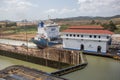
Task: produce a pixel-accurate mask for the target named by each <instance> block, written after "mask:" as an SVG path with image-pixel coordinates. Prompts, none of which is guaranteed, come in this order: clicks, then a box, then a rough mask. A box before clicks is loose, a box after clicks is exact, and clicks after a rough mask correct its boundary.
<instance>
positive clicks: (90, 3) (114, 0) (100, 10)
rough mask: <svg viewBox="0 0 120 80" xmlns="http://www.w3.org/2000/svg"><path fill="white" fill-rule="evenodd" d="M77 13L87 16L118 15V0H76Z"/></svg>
mask: <svg viewBox="0 0 120 80" xmlns="http://www.w3.org/2000/svg"><path fill="white" fill-rule="evenodd" d="M78 5H79V11H80V12H82V13H85V12H86V13H85V14H87V13H89V14H96V15H98V14H101V15H107V14H108V15H109V14H113V13H114V14H115V13H120V0H78Z"/></svg>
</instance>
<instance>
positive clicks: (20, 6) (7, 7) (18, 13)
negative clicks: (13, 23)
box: [0, 0, 37, 19]
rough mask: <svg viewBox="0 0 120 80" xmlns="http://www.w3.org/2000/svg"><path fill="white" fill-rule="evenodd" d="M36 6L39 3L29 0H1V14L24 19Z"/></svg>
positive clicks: (5, 16) (4, 16)
mask: <svg viewBox="0 0 120 80" xmlns="http://www.w3.org/2000/svg"><path fill="white" fill-rule="evenodd" d="M34 7H37V5H36V4H33V3H31V2H30V1H28V0H1V3H0V15H2V16H1V17H2V18H4V19H7V18H8V19H9V18H10V19H24V18H26V17H27V16H26V15H27V13H28V12H29V11H30V10H31V9H32V8H34Z"/></svg>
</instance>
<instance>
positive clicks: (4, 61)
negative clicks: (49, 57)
mask: <svg viewBox="0 0 120 80" xmlns="http://www.w3.org/2000/svg"><path fill="white" fill-rule="evenodd" d="M12 65H23V66H26V67H30V68H34V69H38V70H42V71H45V72H53V71H56V69H54V68H50V67H46V66H42V65H38V64H34V63H30V62H26V61H22V60H18V59H14V58H10V57H5V56H0V70H2V69H4V68H6V67H8V66H12Z"/></svg>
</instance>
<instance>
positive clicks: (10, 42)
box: [0, 39, 36, 48]
mask: <svg viewBox="0 0 120 80" xmlns="http://www.w3.org/2000/svg"><path fill="white" fill-rule="evenodd" d="M0 43H1V44H9V45H14V46H21V45H23V44H24V45H25V46H27V44H28V47H29V48H36V45H35V44H34V43H32V42H28V43H27V42H26V41H18V40H10V39H0Z"/></svg>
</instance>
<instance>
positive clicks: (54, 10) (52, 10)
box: [45, 9, 58, 13]
mask: <svg viewBox="0 0 120 80" xmlns="http://www.w3.org/2000/svg"><path fill="white" fill-rule="evenodd" d="M56 12H58V10H57V9H49V10H46V11H45V13H56Z"/></svg>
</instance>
